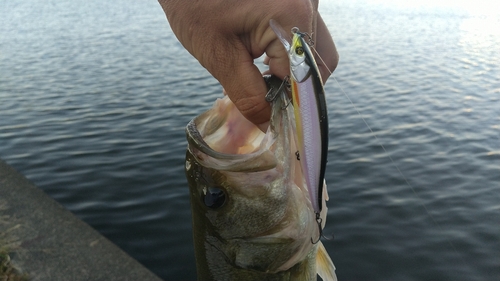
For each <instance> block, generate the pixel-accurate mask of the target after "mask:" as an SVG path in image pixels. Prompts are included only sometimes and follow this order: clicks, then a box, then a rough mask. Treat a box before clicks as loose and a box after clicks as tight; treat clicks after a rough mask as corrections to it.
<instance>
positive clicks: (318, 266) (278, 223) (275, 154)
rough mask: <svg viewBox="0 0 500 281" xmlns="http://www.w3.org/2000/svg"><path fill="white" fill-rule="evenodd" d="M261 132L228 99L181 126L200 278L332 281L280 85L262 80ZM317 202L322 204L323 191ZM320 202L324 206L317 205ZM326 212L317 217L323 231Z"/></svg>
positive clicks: (270, 79)
mask: <svg viewBox="0 0 500 281" xmlns="http://www.w3.org/2000/svg"><path fill="white" fill-rule="evenodd" d="M264 79H265V81H266V83H267V85H268V88H269V93H271V94H273V95H274V98H273V99H272V101H271V118H270V121H269V126H268V129H267V131H266V132H263V131H261V129H260V128H259V127H257V126H256V125H254V124H253V123H251V122H250V121H248V120H247V119H246V118H245V117H244V116H243V115H242V114H241V113H240V112H239V111H238V109H237V108H236V106H235V105H234V104H233V103H232V102H231V100H230V99H229V98H228V97H227V96H226V97H223V98H219V99H217V100H216V101H215V103H214V105H213V106H212V108H210V109H209V110H207V111H205V112H204V113H201V114H200V115H198V116H196V117H195V118H194V119H193V120H191V121H190V122H189V123H188V125H187V126H186V136H187V142H188V147H187V151H186V161H185V172H186V178H187V181H188V185H189V194H190V203H191V213H192V226H193V244H194V250H195V259H196V270H197V276H198V280H243V281H245V280H259V281H262V280H300V281H304V280H317V275H318V274H319V275H320V276H321V277H322V279H323V280H336V275H335V266H334V265H333V262H332V260H331V258H330V257H329V255H328V253H327V252H326V249H325V247H324V245H323V244H322V243H321V241H319V242H318V243H312V241H311V237H318V236H319V235H320V233H319V232H320V231H321V229H318V223H317V217H316V215H315V212H314V206H313V203H312V202H311V199H310V196H309V191H308V188H307V183H306V180H305V178H304V174H303V172H302V168H301V164H300V161H299V160H298V159H297V157H296V155H295V154H296V151H297V145H298V144H297V141H296V139H297V138H296V134H297V132H296V126H295V116H294V113H293V107H292V106H289V105H290V103H291V102H290V99H289V97H288V94H287V91H286V87H284V86H283V85H284V83H283V81H282V80H280V79H279V78H277V77H274V76H266V77H265V78H264ZM323 192H324V194H323V196H322V200H323V201H326V200H328V196H327V192H326V186H325V187H324V189H323ZM322 203H325V202H322ZM326 209H327V208H326V207H325V208H323V210H322V212H321V219H322V222H323V224H322V225H321V227H324V223H325V222H326Z"/></svg>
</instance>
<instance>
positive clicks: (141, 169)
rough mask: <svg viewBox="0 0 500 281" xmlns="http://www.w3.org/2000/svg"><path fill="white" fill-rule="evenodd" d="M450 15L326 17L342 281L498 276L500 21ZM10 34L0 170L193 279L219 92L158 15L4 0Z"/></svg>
mask: <svg viewBox="0 0 500 281" xmlns="http://www.w3.org/2000/svg"><path fill="white" fill-rule="evenodd" d="M415 2H416V1H415ZM410 3H413V1H412V2H410ZM439 3H440V2H439V1H437V2H436V3H431V4H416V3H413V5H402V4H400V3H398V2H395V1H389V0H387V1H380V0H379V1H375V0H373V1H355V2H353V1H347V0H345V1H330V2H329V1H323V2H322V3H321V6H320V9H321V11H322V14H323V18H324V19H325V21H326V23H327V25H328V27H329V29H330V31H331V33H332V35H333V37H334V39H335V42H336V44H337V47H338V50H339V52H340V55H341V61H340V64H339V67H338V69H337V70H336V73H335V75H334V77H336V79H337V80H338V82H339V84H340V85H341V87H342V89H343V91H344V92H345V93H346V94H344V92H343V91H342V90H341V89H340V87H339V86H338V84H337V83H335V81H334V80H333V79H330V80H329V81H328V83H327V85H326V91H327V102H328V110H329V113H330V115H329V124H330V147H329V163H328V167H327V175H326V179H327V182H328V186H329V195H330V201H329V204H328V206H329V212H328V224H327V227H326V230H325V231H326V233H333V234H334V236H335V239H334V240H333V241H324V244H325V246H326V247H327V249H328V251H329V253H330V255H331V257H332V259H333V261H334V263H335V264H336V266H337V274H338V277H339V279H340V280H494V279H499V278H500V257H499V255H498V253H499V252H500V239H499V238H500V237H499V236H500V203H499V202H500V79H499V77H500V52H499V51H498V46H499V45H500V16H499V14H498V13H496V12H495V10H494V9H482V10H481V9H474V10H466V9H465V8H467V7H469V6H467V5H463V3H462V2H460V3H462V5H455V6H454V5H452V4H443V5H440V4H439ZM478 3H482V2H481V1H479V2H478ZM0 35H1V36H0V157H1V158H2V159H4V160H6V161H7V162H8V163H9V164H11V165H13V166H14V167H15V168H16V169H18V170H19V171H21V172H22V173H23V174H25V175H26V176H27V177H28V178H29V179H30V180H32V181H33V182H34V183H35V184H37V185H38V186H39V187H41V188H42V189H43V190H45V192H47V193H48V194H49V195H50V196H51V197H53V198H55V199H56V200H57V201H58V202H60V203H61V204H63V205H64V206H65V207H66V208H68V209H69V210H71V211H72V212H73V213H75V214H76V215H77V216H78V217H79V218H81V219H83V220H84V221H86V222H87V223H89V224H90V225H92V226H93V227H94V228H96V229H97V230H98V231H99V232H100V233H102V234H103V235H105V236H106V237H108V238H109V239H110V240H112V241H113V242H114V243H116V244H117V245H118V246H120V247H121V248H122V249H124V250H125V251H126V252H127V253H129V254H130V255H132V256H133V257H134V258H136V259H137V260H139V261H140V262H141V263H143V264H144V265H145V266H146V267H148V268H149V269H151V270H152V271H153V272H155V273H156V274H158V275H159V276H160V277H162V278H164V279H165V280H194V279H195V278H196V272H195V264H194V255H193V246H192V241H191V233H192V228H191V220H190V207H189V199H188V189H187V185H186V180H185V178H184V171H183V165H184V153H185V148H186V141H185V135H184V127H185V125H186V124H187V123H188V121H189V120H190V119H192V118H193V117H194V116H196V115H197V114H199V113H201V112H203V111H204V110H206V109H208V108H209V107H210V106H211V104H212V103H213V101H214V100H215V98H217V97H220V96H221V87H220V85H219V84H218V82H217V81H216V80H215V79H213V78H212V77H211V76H210V75H209V73H208V72H207V71H206V70H204V69H203V68H202V67H201V66H200V65H199V64H198V63H197V61H196V60H195V59H193V58H192V57H191V56H190V55H189V54H188V53H187V52H186V51H185V50H184V49H183V47H182V46H181V45H180V43H178V41H177V40H176V38H175V36H174V35H173V34H172V32H171V30H170V28H169V26H168V23H167V21H166V19H165V16H164V14H163V11H162V10H161V7H160V6H159V4H158V3H157V2H156V1H131V0H128V1H116V0H111V1H94V0H91V1H71V2H67V3H66V2H61V1H55V0H49V1H44V2H43V3H41V2H40V3H39V2H38V1H31V0H28V1H17V0H13V1H4V2H2V3H1V4H0ZM351 102H352V103H351ZM365 122H366V123H367V124H368V125H369V127H370V128H371V129H370V128H368V126H367V125H366V124H365ZM382 146H383V147H382Z"/></svg>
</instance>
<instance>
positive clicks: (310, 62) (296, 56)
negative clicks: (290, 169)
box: [269, 20, 328, 229]
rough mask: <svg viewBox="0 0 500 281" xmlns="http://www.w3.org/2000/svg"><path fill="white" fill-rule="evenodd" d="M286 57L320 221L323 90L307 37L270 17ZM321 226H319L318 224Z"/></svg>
mask: <svg viewBox="0 0 500 281" xmlns="http://www.w3.org/2000/svg"><path fill="white" fill-rule="evenodd" d="M269 24H270V26H271V28H272V29H273V31H274V32H275V33H276V35H277V36H278V38H279V39H280V41H281V43H282V44H283V46H284V47H285V49H286V50H287V52H288V56H289V58H290V74H291V75H290V78H289V79H290V86H291V91H292V101H293V107H294V113H295V123H296V129H297V134H298V136H297V137H298V143H299V148H298V149H299V156H300V163H301V167H302V172H303V173H304V177H305V180H306V183H307V187H308V191H309V197H310V200H311V203H312V206H313V209H314V212H315V213H316V220H318V224H321V219H320V212H321V209H322V207H323V206H322V204H323V185H324V180H325V169H326V162H327V154H328V116H327V110H326V101H325V91H324V89H323V82H322V81H321V75H320V72H319V70H318V66H317V64H316V61H315V59H314V55H313V54H312V52H311V48H310V47H309V43H308V42H307V40H309V41H310V39H311V37H310V36H309V35H308V34H307V33H303V32H300V31H299V29H298V28H296V27H294V28H293V29H292V35H293V38H292V39H290V37H289V36H288V34H287V32H285V31H284V30H283V28H281V26H280V25H279V24H278V23H277V22H276V21H274V20H271V21H270V22H269ZM320 229H321V227H320Z"/></svg>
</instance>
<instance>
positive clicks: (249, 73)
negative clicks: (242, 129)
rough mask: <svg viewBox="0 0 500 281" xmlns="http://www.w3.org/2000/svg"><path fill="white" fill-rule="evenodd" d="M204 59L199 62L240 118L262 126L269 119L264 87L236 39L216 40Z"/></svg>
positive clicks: (256, 69)
mask: <svg viewBox="0 0 500 281" xmlns="http://www.w3.org/2000/svg"><path fill="white" fill-rule="evenodd" d="M217 41H218V42H220V44H217V46H213V48H211V52H210V53H209V55H208V56H205V59H204V60H201V61H200V62H201V63H202V65H203V66H204V67H205V68H206V69H207V70H208V71H209V72H210V73H211V74H212V75H213V76H214V77H215V78H216V79H217V80H219V82H220V84H221V85H222V87H223V88H224V90H225V92H226V93H227V95H228V96H229V98H230V99H231V101H232V102H233V103H234V104H235V106H236V108H238V110H239V111H240V112H241V114H242V115H243V116H244V117H245V118H247V119H248V120H249V121H250V122H252V123H254V124H256V125H262V124H264V123H266V122H267V121H269V119H270V117H271V107H270V105H269V103H268V102H266V100H265V95H266V93H267V87H266V84H265V82H264V79H263V78H262V74H261V73H260V71H259V69H258V68H257V66H256V65H255V64H254V58H253V57H252V56H251V54H250V53H249V51H248V50H247V48H246V47H245V46H244V44H243V43H242V42H241V40H240V39H239V38H238V37H236V38H233V39H230V40H228V39H227V38H224V39H221V40H217Z"/></svg>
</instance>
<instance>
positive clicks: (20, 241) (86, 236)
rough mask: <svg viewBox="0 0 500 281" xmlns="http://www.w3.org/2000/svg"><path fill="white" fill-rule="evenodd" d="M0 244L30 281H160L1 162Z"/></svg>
mask: <svg viewBox="0 0 500 281" xmlns="http://www.w3.org/2000/svg"><path fill="white" fill-rule="evenodd" d="M0 243H3V245H0V247H7V248H8V250H9V255H10V257H11V263H12V264H13V265H14V266H15V267H16V268H17V269H19V270H20V271H21V272H23V273H27V274H28V275H29V277H30V280H51V281H57V280H64V281H68V280H70V281H71V280H75V281H78V280H91V281H100V280H103V281H104V280H105V281H112V280H152V281H153V280H161V279H159V278H158V277H157V276H156V275H154V274H153V273H152V272H150V271H149V270H148V269H146V268H145V267H144V266H142V265H141V264H140V263H139V262H137V261H136V260H134V259H133V258H132V257H130V256H129V255H127V254H126V253H125V252H123V251H122V250H120V249H119V248H118V247H117V246H116V245H114V244H113V243H111V242H110V241H109V240H107V239H106V238H105V237H103V236H102V235H100V234H99V233H98V232H97V231H95V230H94V229H93V228H91V227H90V226H89V225H87V224H86V223H84V222H83V221H81V220H79V219H78V218H77V217H75V216H74V215H73V214H72V213H70V212H69V211H67V210H66V209H64V208H63V207H62V206H61V205H60V204H58V203H57V202H55V201H54V200H53V199H51V198H50V197H49V196H47V195H46V194H45V193H44V192H43V191H42V190H41V189H39V188H38V187H36V186H35V185H33V184H32V183H31V182H29V181H28V180H27V179H26V178H25V177H24V176H23V175H21V174H20V173H18V172H17V171H15V170H14V169H13V168H12V167H10V166H9V165H7V164H6V163H5V162H3V161H2V160H0Z"/></svg>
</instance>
